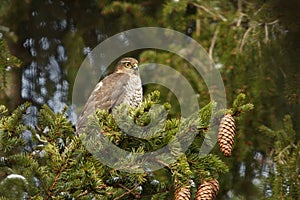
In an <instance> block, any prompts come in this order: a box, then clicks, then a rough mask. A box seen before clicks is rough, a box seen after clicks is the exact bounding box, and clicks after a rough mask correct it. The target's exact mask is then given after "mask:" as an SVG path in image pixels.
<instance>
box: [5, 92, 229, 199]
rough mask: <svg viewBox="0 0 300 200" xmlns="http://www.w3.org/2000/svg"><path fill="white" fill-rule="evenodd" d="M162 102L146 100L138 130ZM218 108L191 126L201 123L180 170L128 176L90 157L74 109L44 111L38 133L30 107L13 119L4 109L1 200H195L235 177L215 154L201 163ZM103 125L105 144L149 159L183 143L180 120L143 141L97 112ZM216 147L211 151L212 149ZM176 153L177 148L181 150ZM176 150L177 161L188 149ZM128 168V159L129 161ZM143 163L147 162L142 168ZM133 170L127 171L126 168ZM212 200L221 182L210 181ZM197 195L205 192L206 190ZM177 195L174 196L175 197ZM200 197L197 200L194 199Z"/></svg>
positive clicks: (137, 114)
mask: <svg viewBox="0 0 300 200" xmlns="http://www.w3.org/2000/svg"><path fill="white" fill-rule="evenodd" d="M158 102H159V93H158V92H157V91H155V92H153V93H151V94H149V95H148V96H147V97H145V100H144V102H143V104H142V106H141V107H139V108H137V109H132V110H130V111H129V112H130V113H129V116H131V117H133V118H134V119H135V120H136V122H137V123H141V124H147V123H148V122H147V121H148V120H149V116H148V114H147V113H148V112H149V109H150V108H151V106H152V105H154V104H156V103H158ZM214 105H215V104H214V103H210V104H208V105H207V106H205V107H203V108H202V109H201V110H200V111H199V113H197V114H196V115H194V116H192V117H191V118H190V119H189V120H186V121H184V124H183V126H187V127H188V124H189V123H190V122H191V120H196V121H200V122H201V123H199V127H197V128H196V129H194V130H197V132H198V133H197V135H196V137H195V140H194V141H193V143H192V144H191V146H190V147H189V149H188V150H187V151H186V152H185V153H184V154H182V155H181V156H180V157H179V158H178V159H177V161H176V162H174V163H172V164H170V165H167V164H166V165H164V163H160V164H162V165H164V166H165V167H163V168H162V169H160V170H157V171H151V170H146V171H145V172H143V173H128V172H125V171H122V170H119V169H118V168H110V167H108V166H106V165H105V164H103V163H101V162H100V161H99V160H98V159H97V158H96V157H95V156H93V155H92V154H91V153H90V152H89V151H87V150H86V148H85V146H84V145H83V144H82V140H81V139H80V137H79V136H76V135H75V134H74V129H73V128H72V125H71V123H70V122H69V121H68V119H67V113H66V111H67V109H64V110H63V111H62V112H60V113H53V111H52V110H51V109H50V108H49V107H47V106H43V107H42V108H41V110H40V112H39V118H38V123H37V124H36V126H34V127H33V126H28V125H25V124H24V119H25V118H26V112H27V111H28V108H29V107H30V104H29V103H25V104H23V105H21V106H19V107H18V108H17V109H16V110H15V111H14V112H13V113H11V114H8V112H7V109H6V108H5V107H4V106H1V107H0V115H1V118H0V131H1V132H0V168H1V170H0V185H1V187H0V197H1V198H8V199H22V198H30V199H93V198H95V199H138V198H148V197H150V198H151V199H170V198H175V199H183V200H187V199H190V198H191V196H193V194H192V192H191V191H190V188H191V187H194V186H192V185H191V181H192V182H195V183H196V184H199V185H201V183H198V179H199V178H195V177H200V179H201V180H215V178H217V177H219V176H220V175H221V174H223V173H225V172H227V171H228V168H227V166H226V165H225V164H224V163H223V161H222V160H221V159H220V158H219V157H218V156H217V155H214V154H208V155H206V156H203V157H199V148H200V146H201V144H202V143H203V136H204V135H205V134H209V133H206V130H207V128H208V126H209V123H207V122H206V121H207V120H209V116H208V115H209V113H211V110H212V109H213V108H214ZM165 107H166V108H170V105H169V104H165ZM96 116H97V120H98V121H97V122H98V123H99V124H101V126H102V127H103V128H105V129H103V130H105V131H106V133H105V137H107V138H109V139H110V141H113V142H114V144H115V145H117V146H118V147H120V148H123V149H126V150H128V151H132V152H139V153H140V154H143V153H145V152H147V151H149V150H155V149H158V148H161V147H162V146H164V145H165V144H167V143H168V142H169V141H170V139H172V137H174V136H175V134H176V132H177V130H178V126H179V124H180V123H179V119H176V118H175V119H174V118H170V119H167V121H166V124H165V126H164V127H163V128H162V131H161V132H159V133H158V135H155V136H154V137H152V138H150V139H149V140H142V139H140V138H134V137H131V136H128V135H127V134H123V133H122V131H120V130H119V129H118V127H116V124H115V122H114V120H113V118H112V114H110V113H107V112H106V111H97V112H96ZM207 145H209V144H207ZM175 147H176V148H175ZM175 147H174V148H172V149H170V152H171V153H172V152H173V153H174V154H176V152H177V151H180V148H181V147H180V145H178V146H176V145H175ZM124 162H126V163H128V162H129V161H128V159H127V160H124ZM141 162H143V161H141ZM123 167H125V166H123ZM207 183H209V184H211V186H206V187H204V188H206V189H205V190H207V187H211V191H212V192H211V195H212V196H213V197H215V196H216V192H217V186H218V184H217V183H218V182H217V181H216V180H215V181H210V182H207ZM199 188H200V190H199V189H198V193H197V195H198V196H199V195H200V193H201V194H202V193H203V192H201V191H202V190H203V189H201V188H203V187H202V186H199ZM170 191H173V192H170ZM194 195H195V193H194Z"/></svg>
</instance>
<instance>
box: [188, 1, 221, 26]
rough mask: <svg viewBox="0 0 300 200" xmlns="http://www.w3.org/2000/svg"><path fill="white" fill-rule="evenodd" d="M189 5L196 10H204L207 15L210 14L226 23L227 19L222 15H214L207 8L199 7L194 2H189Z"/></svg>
mask: <svg viewBox="0 0 300 200" xmlns="http://www.w3.org/2000/svg"><path fill="white" fill-rule="evenodd" d="M190 4H192V5H193V6H195V7H197V8H200V9H202V10H204V11H205V12H207V13H208V14H210V15H212V16H218V17H219V18H220V19H221V20H222V21H224V22H225V21H227V19H226V18H225V17H224V16H223V15H221V14H215V13H213V12H212V11H210V10H209V9H208V8H206V7H204V6H202V5H200V4H197V3H195V2H191V3H190Z"/></svg>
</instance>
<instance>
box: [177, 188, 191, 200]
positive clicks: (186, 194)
mask: <svg viewBox="0 0 300 200" xmlns="http://www.w3.org/2000/svg"><path fill="white" fill-rule="evenodd" d="M174 196H175V200H190V198H191V192H190V188H187V187H178V188H177V189H176V190H175V194H174Z"/></svg>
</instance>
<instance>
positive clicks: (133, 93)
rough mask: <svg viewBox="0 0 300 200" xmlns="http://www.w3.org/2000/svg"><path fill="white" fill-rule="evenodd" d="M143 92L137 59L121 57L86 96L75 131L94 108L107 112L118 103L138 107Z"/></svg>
mask: <svg viewBox="0 0 300 200" xmlns="http://www.w3.org/2000/svg"><path fill="white" fill-rule="evenodd" d="M142 98H143V92H142V83H141V78H140V74H139V68H138V61H137V60H136V59H134V58H129V57H126V58H123V59H121V60H120V61H119V62H118V64H117V66H116V69H115V71H114V72H113V73H112V74H110V75H109V76H107V77H105V78H104V79H103V80H102V81H100V82H99V83H98V84H97V85H96V87H95V88H94V90H93V91H92V93H91V95H90V97H89V98H88V100H87V102H86V104H85V106H84V108H83V110H82V112H81V114H80V115H79V118H78V121H77V124H76V130H77V132H78V131H79V130H80V129H81V128H82V127H83V126H85V125H86V123H87V117H88V116H89V115H91V114H92V113H93V112H94V111H95V110H96V109H103V110H108V111H109V112H110V111H111V110H112V109H113V108H114V107H115V106H118V105H121V104H126V105H129V106H133V107H138V106H139V105H140V104H141V103H142Z"/></svg>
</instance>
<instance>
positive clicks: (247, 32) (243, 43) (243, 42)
mask: <svg viewBox="0 0 300 200" xmlns="http://www.w3.org/2000/svg"><path fill="white" fill-rule="evenodd" d="M251 30H252V27H249V28H248V29H247V31H246V32H245V33H244V35H243V38H242V41H241V46H240V49H239V50H240V52H242V51H243V48H244V45H245V42H246V39H247V36H248V34H249V33H250V31H251Z"/></svg>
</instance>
